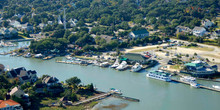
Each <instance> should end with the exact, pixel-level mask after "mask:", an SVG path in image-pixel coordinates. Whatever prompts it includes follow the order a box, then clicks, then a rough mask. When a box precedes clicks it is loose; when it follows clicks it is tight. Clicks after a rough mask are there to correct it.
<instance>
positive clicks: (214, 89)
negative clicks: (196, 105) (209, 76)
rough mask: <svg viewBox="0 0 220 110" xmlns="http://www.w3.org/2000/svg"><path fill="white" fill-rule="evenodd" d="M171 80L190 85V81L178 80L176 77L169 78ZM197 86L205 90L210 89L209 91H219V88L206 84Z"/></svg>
mask: <svg viewBox="0 0 220 110" xmlns="http://www.w3.org/2000/svg"><path fill="white" fill-rule="evenodd" d="M171 80H172V81H175V82H179V83H183V84H187V85H190V83H188V82H184V81H180V80H178V79H171ZM199 88H202V89H207V90H211V91H216V92H220V89H216V88H213V87H208V86H204V85H201V84H200V85H199Z"/></svg>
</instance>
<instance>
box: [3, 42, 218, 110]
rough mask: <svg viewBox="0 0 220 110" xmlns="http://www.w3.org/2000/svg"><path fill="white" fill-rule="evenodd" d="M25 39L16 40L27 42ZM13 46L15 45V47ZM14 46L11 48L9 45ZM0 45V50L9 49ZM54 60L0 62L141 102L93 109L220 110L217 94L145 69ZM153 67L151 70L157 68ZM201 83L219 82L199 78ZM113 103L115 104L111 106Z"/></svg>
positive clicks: (116, 101) (105, 102) (109, 102)
mask: <svg viewBox="0 0 220 110" xmlns="http://www.w3.org/2000/svg"><path fill="white" fill-rule="evenodd" d="M27 44H28V43H27V42H24V43H19V46H20V47H21V45H27ZM14 48H15V47H14ZM10 49H13V48H10ZM10 49H7V48H0V52H1V51H7V50H10ZM55 60H56V59H52V60H40V59H35V58H23V57H10V56H9V55H6V56H2V55H0V63H2V64H4V65H5V66H6V67H9V68H15V67H25V68H26V69H28V70H29V69H30V70H36V71H37V73H38V76H42V75H43V74H48V75H52V76H55V77H57V78H58V79H59V80H60V81H65V80H66V79H68V78H70V77H73V76H77V77H79V78H80V79H81V81H82V83H83V84H89V83H93V84H94V85H95V86H96V87H97V88H98V89H99V90H101V91H108V90H109V88H116V89H119V90H121V91H122V92H123V95H125V96H129V97H133V98H138V99H140V102H129V101H124V100H121V99H115V98H108V99H105V100H102V101H101V102H100V104H98V105H96V106H95V107H94V110H111V109H112V110H113V109H115V110H120V109H122V110H219V109H220V104H219V102H220V93H219V92H214V91H209V90H205V89H196V88H192V87H190V86H189V85H184V84H180V83H168V82H163V81H159V80H155V79H150V78H147V77H146V76H145V75H146V72H147V71H149V70H146V71H142V72H140V73H133V72H130V71H116V70H114V69H110V68H100V67H96V66H80V65H71V64H61V63H55ZM156 68H157V67H155V68H152V69H156ZM198 82H199V83H202V84H204V85H208V86H211V85H212V84H215V85H220V83H218V82H209V81H198ZM111 105H114V106H111Z"/></svg>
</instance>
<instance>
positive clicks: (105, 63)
mask: <svg viewBox="0 0 220 110" xmlns="http://www.w3.org/2000/svg"><path fill="white" fill-rule="evenodd" d="M99 66H100V67H107V66H109V63H108V62H103V63H101V64H100V65H99Z"/></svg>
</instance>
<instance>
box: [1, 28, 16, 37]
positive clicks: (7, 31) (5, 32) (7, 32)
mask: <svg viewBox="0 0 220 110" xmlns="http://www.w3.org/2000/svg"><path fill="white" fill-rule="evenodd" d="M0 33H1V36H2V37H3V38H11V37H13V36H17V35H18V31H17V30H16V29H14V28H1V29H0Z"/></svg>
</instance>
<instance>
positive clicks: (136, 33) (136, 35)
mask: <svg viewBox="0 0 220 110" xmlns="http://www.w3.org/2000/svg"><path fill="white" fill-rule="evenodd" d="M128 36H129V37H130V38H132V39H133V38H134V39H137V38H144V37H146V36H149V32H148V31H147V30H146V29H142V30H137V31H132V32H130V33H129V35H128Z"/></svg>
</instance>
